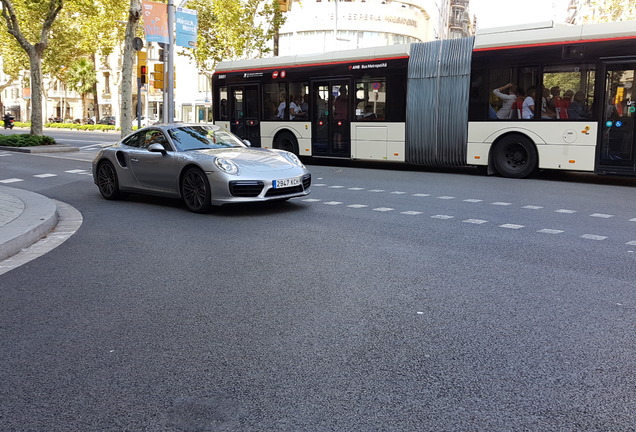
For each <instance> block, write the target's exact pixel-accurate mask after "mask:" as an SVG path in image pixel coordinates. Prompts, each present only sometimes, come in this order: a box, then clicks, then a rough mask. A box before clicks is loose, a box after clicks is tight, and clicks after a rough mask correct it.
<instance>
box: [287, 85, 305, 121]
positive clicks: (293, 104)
mask: <svg viewBox="0 0 636 432" xmlns="http://www.w3.org/2000/svg"><path fill="white" fill-rule="evenodd" d="M287 102H288V103H289V118H290V119H291V120H307V119H308V118H309V117H308V110H309V83H307V82H302V83H298V82H292V83H289V100H288V101H287Z"/></svg>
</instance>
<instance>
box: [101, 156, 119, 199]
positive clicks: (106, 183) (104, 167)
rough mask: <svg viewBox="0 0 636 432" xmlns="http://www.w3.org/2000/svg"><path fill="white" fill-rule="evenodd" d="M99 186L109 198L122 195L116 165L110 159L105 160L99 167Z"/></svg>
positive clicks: (102, 192) (104, 195) (116, 197)
mask: <svg viewBox="0 0 636 432" xmlns="http://www.w3.org/2000/svg"><path fill="white" fill-rule="evenodd" d="M97 187H98V188H99V192H100V193H101V194H102V196H103V197H104V198H106V199H108V200H114V199H118V198H120V197H121V195H122V194H121V192H120V191H119V180H118V179H117V173H116V172H115V167H114V166H113V164H112V163H110V162H109V161H103V162H101V163H100V164H99V166H98V167H97Z"/></svg>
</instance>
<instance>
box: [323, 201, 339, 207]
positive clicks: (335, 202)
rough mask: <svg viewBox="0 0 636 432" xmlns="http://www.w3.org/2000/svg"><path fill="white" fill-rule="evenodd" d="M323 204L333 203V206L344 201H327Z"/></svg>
mask: <svg viewBox="0 0 636 432" xmlns="http://www.w3.org/2000/svg"><path fill="white" fill-rule="evenodd" d="M323 204H326V205H331V206H337V205H340V204H342V203H341V202H340V201H327V202H324V203H323Z"/></svg>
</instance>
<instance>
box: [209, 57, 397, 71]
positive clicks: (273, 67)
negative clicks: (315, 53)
mask: <svg viewBox="0 0 636 432" xmlns="http://www.w3.org/2000/svg"><path fill="white" fill-rule="evenodd" d="M408 58H409V56H400V57H385V58H369V59H360V60H343V61H333V62H325V63H306V64H300V65H293V66H284V65H277V66H266V67H260V68H253V69H232V70H220V71H217V72H215V73H218V74H228V73H234V72H250V71H261V70H271V69H291V68H299V67H309V66H328V65H337V64H347V63H351V64H354V63H364V62H374V63H375V62H381V61H387V60H400V59H408Z"/></svg>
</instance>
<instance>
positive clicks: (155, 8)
mask: <svg viewBox="0 0 636 432" xmlns="http://www.w3.org/2000/svg"><path fill="white" fill-rule="evenodd" d="M142 11H143V18H144V31H145V33H146V40H147V41H148V42H160V43H169V40H168V5H167V4H165V3H158V2H152V1H146V0H144V1H143V3H142Z"/></svg>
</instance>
